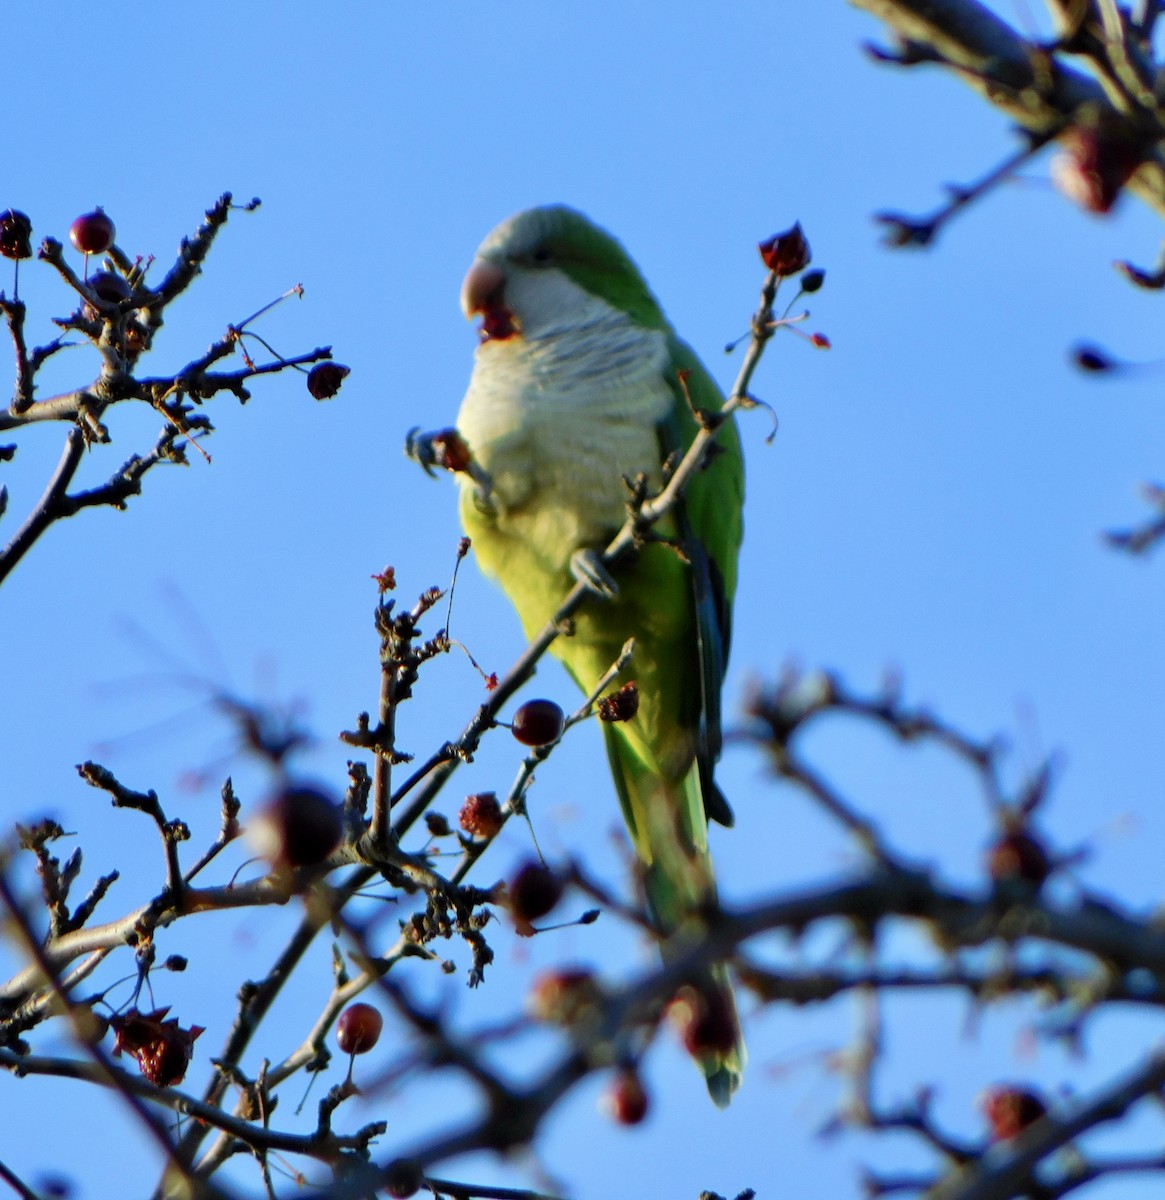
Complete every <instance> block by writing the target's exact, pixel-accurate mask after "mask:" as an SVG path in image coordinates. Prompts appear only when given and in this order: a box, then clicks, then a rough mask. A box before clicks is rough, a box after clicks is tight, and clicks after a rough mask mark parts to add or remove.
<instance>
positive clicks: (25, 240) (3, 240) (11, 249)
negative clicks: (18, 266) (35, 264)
mask: <svg viewBox="0 0 1165 1200" xmlns="http://www.w3.org/2000/svg"><path fill="white" fill-rule="evenodd" d="M0 254H2V255H3V256H4V257H5V258H15V259H21V258H31V257H32V222H31V221H30V220H29V219H28V217H27V215H26V214H25V213H22V212H20V211H18V210H17V209H15V208H10V209H8V210H7V211H6V212H2V213H0Z"/></svg>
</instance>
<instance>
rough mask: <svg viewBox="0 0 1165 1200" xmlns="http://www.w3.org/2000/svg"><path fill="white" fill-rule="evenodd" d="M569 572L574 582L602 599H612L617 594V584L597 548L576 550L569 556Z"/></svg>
mask: <svg viewBox="0 0 1165 1200" xmlns="http://www.w3.org/2000/svg"><path fill="white" fill-rule="evenodd" d="M570 573H571V575H573V576H574V578H575V580H576V582H578V583H581V584H582V585H583V587H585V588H586V589H587V590H588V591H590V592H592V593H593V594H594V595H596V596H598V597H599V598H600V599H602V600H614V599H615V597H616V596H618V594H619V585H618V584H617V583H616V582H615V580H614V577H613V576H612V575H611V572H610V571H608V570H607V568H606V567H605V566H604V565H603V560H602V558H601V557H600V555H599V553H598V551H597V550H576V551H575V552H574V553H573V554H572V555H571V556H570Z"/></svg>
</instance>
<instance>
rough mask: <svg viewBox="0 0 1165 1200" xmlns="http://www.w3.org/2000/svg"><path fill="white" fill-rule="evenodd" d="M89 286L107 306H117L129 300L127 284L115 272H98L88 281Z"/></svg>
mask: <svg viewBox="0 0 1165 1200" xmlns="http://www.w3.org/2000/svg"><path fill="white" fill-rule="evenodd" d="M89 286H90V287H91V288H92V289H93V291H95V292H96V293H97V297H98V299H100V300H104V301H106V302H107V303H108V304H117V303H119V302H120V301H122V300H128V299H129V295H130V287H129V284H128V283H127V282H126V280H125V278H124V277H123V276H121V275H119V274H118V273H117V272H116V271H98V272H97V274H96V275H94V276H93V277H92V279H90V280H89Z"/></svg>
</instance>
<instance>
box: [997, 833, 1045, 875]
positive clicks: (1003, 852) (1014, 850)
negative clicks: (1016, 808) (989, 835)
mask: <svg viewBox="0 0 1165 1200" xmlns="http://www.w3.org/2000/svg"><path fill="white" fill-rule="evenodd" d="M987 869H988V871H990V873H991V878H992V879H994V880H995V882H996V883H1001V882H1004V881H1018V882H1022V883H1029V884H1031V885H1032V886H1033V888H1040V887H1042V886H1043V883H1044V880H1046V879H1047V877H1048V876H1049V875H1050V874H1051V873H1052V860H1051V859H1050V858H1049V857H1048V852H1047V851H1046V850H1045V849H1044V847H1043V845H1042V843H1040V842H1039V841H1038V840H1037V839H1036V838H1034V837H1032V835H1031V834H1030V833H1025V832H1024V831H1023V830H1022V829H1017V830H1014V831H1013V832H1011V833H1008V834H1005V835H1004V836H1003V837H1001V838H1000V839H999V841H997V842H996V843H995V845H994V846H992V847H991V850H990V852H989V854H988V858H987Z"/></svg>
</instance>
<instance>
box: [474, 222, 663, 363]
mask: <svg viewBox="0 0 1165 1200" xmlns="http://www.w3.org/2000/svg"><path fill="white" fill-rule="evenodd" d="M461 307H462V310H463V311H464V312H465V315H466V316H467V317H469V318H471V319H472V318H473V317H475V316H480V317H481V318H482V324H481V336H482V340H483V341H491V340H497V341H501V340H505V339H508V338H511V337H523V338H527V339H531V340H533V339H536V338H544V337H553V336H554V335H556V334H558V333H560V332H565V331H567V330H571V329H576V328H578V327H579V326H580V325H583V324H587V323H589V322H590V321H591V320H593V319H595V316H596V314H597V313H598V312H599V311H607V312H609V311H610V310H611V309H616V310H619V311H620V312H623V313H625V314H626V315H627V316H628V317H629V318H630V319H631V320H632V321H634V322H635V323H636V324H639V325H643V326H645V327H647V328H652V329H663V328H666V322H665V320H664V316H663V313H662V311H661V310H660V307H659V305H658V303H657V302H656V300H655V297H654V296H652V294H651V292H650V290H649V289H648V287H647V284H646V283H645V282H644V280H643V276H642V275H640V273H639V269H638V268H637V267H636V265H635V263H634V262H633V261H632V260H631V258H630V256H629V255H628V254H627V252H626V251H625V250H624V249H623V247H622V246H621V245H620V244H619V243H618V242H617V241H616V240H615V239H614V238H613V237H611V235H610V234H609V233H606V232H605V231H604V230H602V229H600V228H599V227H598V226H597V225H595V224H594V223H593V222H591V221H590V220H589V219H588V218H587V217H585V216H583V214H582V213H580V212H577V211H576V210H575V209H573V208H567V207H566V206H565V205H547V206H545V207H542V208H530V209H527V210H526V211H525V212H520V213H518V214H517V215H516V216H513V217H510V219H509V220H508V221H503V222H502V224H501V225H499V226H498V227H497V228H496V229H495V230H494V231H493V232H492V233H490V234H489V236H488V237H486V239H485V241H484V242H482V244H481V245H480V246H479V247H478V250H477V255H476V256H475V258H474V260H473V265H472V266H471V267H470V268H469V272H468V273H467V274H466V276H465V281H464V283H463V284H462V285H461Z"/></svg>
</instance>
